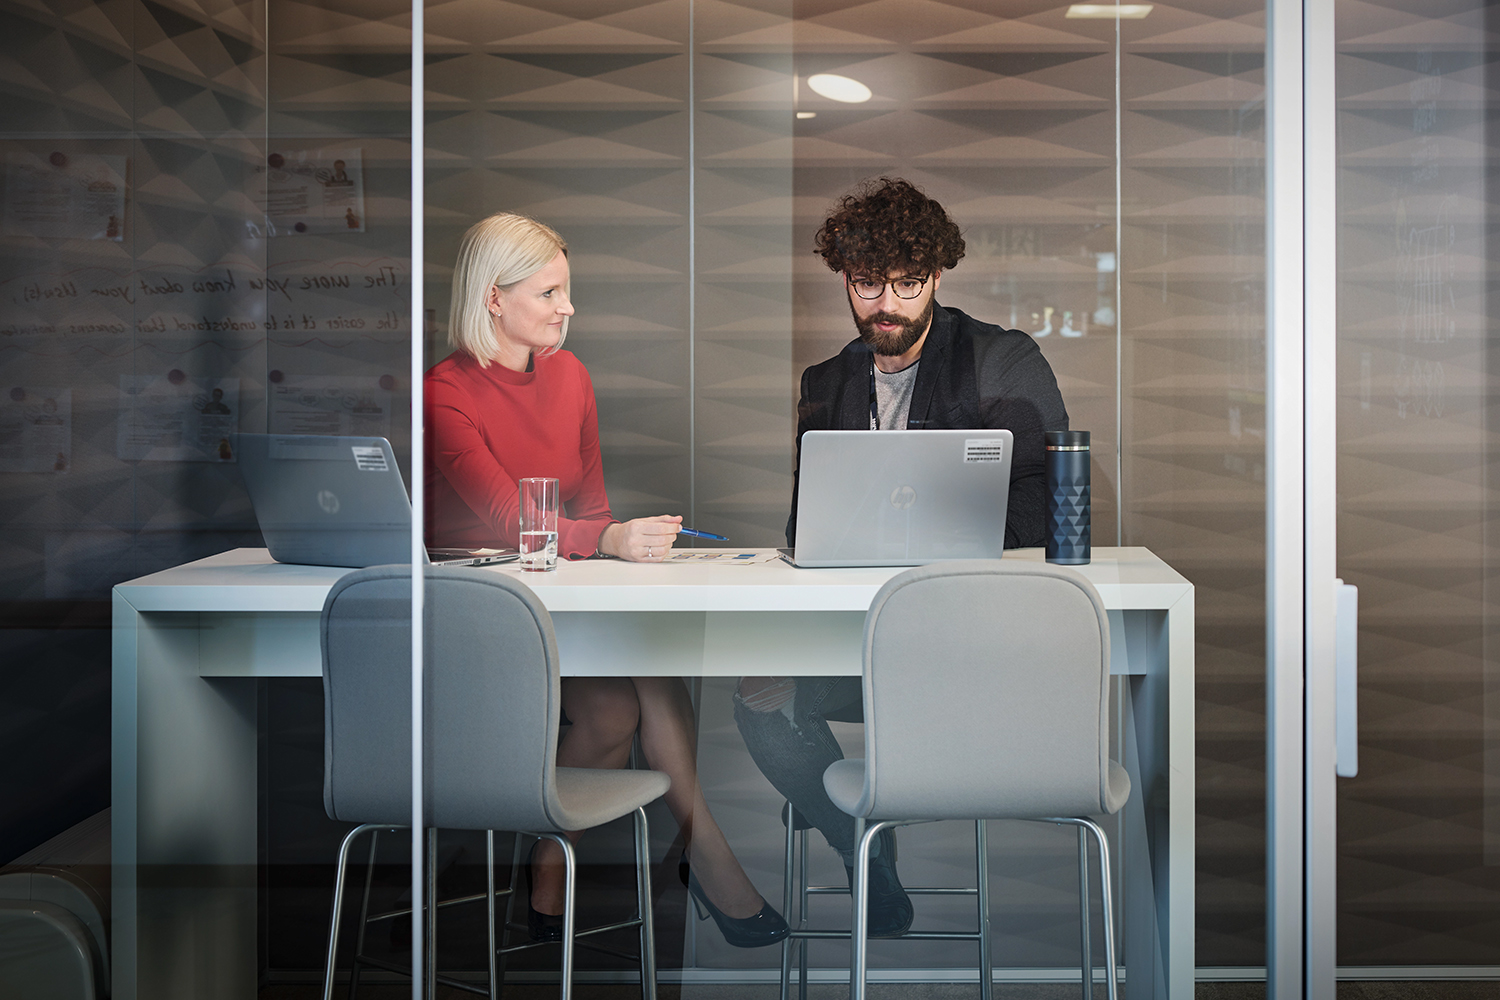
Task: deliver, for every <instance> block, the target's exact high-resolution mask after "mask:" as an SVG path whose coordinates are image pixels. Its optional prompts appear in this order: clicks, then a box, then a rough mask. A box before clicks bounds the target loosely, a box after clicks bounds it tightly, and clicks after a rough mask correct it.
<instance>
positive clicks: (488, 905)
mask: <svg viewBox="0 0 1500 1000" xmlns="http://www.w3.org/2000/svg"><path fill="white" fill-rule="evenodd" d="M484 871H485V879H484V888H485V907H484V909H485V916H486V917H487V918H488V923H489V935H488V940H489V942H490V961H489V968H490V1000H500V970H499V968H498V967H497V965H498V962H497V959H498V957H499V956H498V955H496V953H495V948H496V945H498V944H499V942H497V941H496V940H495V831H494V830H486V831H484Z"/></svg>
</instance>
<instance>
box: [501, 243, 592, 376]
mask: <svg viewBox="0 0 1500 1000" xmlns="http://www.w3.org/2000/svg"><path fill="white" fill-rule="evenodd" d="M567 286H568V258H567V257H565V256H563V253H562V251H560V250H559V251H558V253H557V256H556V257H553V258H552V259H551V260H550V261H548V262H547V264H546V265H545V266H543V267H542V269H541V270H540V271H537V272H536V273H535V274H533V275H532V276H531V277H529V278H525V279H522V280H521V281H519V282H517V283H516V284H515V285H514V286H512V287H511V288H510V289H509V290H506V289H502V288H498V287H496V286H494V285H491V286H490V301H489V309H490V315H491V317H492V322H493V323H494V324H495V332H496V333H497V334H499V336H500V339H501V342H502V343H503V344H507V345H508V346H510V347H512V348H515V349H517V350H524V351H526V352H527V353H528V354H530V353H531V352H533V351H540V350H545V349H546V348H548V347H552V346H553V345H554V344H556V343H557V342H558V340H559V339H560V338H561V337H562V330H563V321H564V320H566V319H567V318H568V317H569V316H571V315H573V303H572V302H570V301H569V300H568V292H567Z"/></svg>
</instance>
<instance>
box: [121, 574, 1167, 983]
mask: <svg viewBox="0 0 1500 1000" xmlns="http://www.w3.org/2000/svg"><path fill="white" fill-rule="evenodd" d="M1006 558H1007V559H1012V558H1015V559H1034V560H1038V561H1039V560H1041V558H1042V553H1041V551H1040V550H1019V551H1015V552H1010V553H1007V555H1006ZM1080 570H1081V571H1082V572H1083V573H1084V575H1086V576H1087V577H1088V578H1089V579H1090V580H1091V581H1093V583H1094V585H1095V586H1096V587H1097V588H1098V589H1099V593H1100V595H1101V596H1102V597H1103V599H1104V604H1105V606H1106V607H1107V608H1108V609H1110V622H1111V632H1112V643H1113V645H1112V659H1113V664H1112V668H1111V669H1112V672H1114V673H1116V674H1121V675H1128V678H1129V683H1128V684H1126V685H1124V686H1123V687H1124V689H1125V692H1126V697H1127V700H1128V710H1127V713H1126V719H1127V725H1126V732H1125V734H1124V755H1125V758H1126V760H1125V763H1126V765H1127V767H1128V769H1129V771H1130V773H1131V778H1132V780H1133V781H1134V783H1135V784H1134V793H1133V795H1132V798H1131V802H1130V805H1129V806H1128V807H1127V812H1126V815H1125V818H1124V826H1123V830H1124V837H1123V839H1124V845H1123V861H1122V865H1123V869H1124V872H1125V884H1124V886H1123V893H1122V896H1123V900H1124V922H1125V928H1126V930H1125V941H1126V944H1125V948H1124V954H1123V960H1124V964H1125V967H1126V991H1127V995H1128V996H1129V997H1130V998H1131V1000H1140V998H1143V997H1153V998H1154V997H1162V996H1172V997H1181V998H1191V996H1192V991H1193V923H1194V891H1193V872H1194V857H1193V855H1194V825H1193V824H1194V797H1193V781H1194V746H1193V587H1192V585H1191V584H1190V583H1188V581H1187V580H1185V579H1183V578H1182V577H1181V576H1180V575H1178V574H1177V573H1176V572H1175V571H1174V570H1173V569H1172V568H1171V567H1169V566H1167V565H1166V564H1165V563H1163V562H1162V561H1161V560H1160V559H1158V558H1156V556H1154V555H1153V554H1151V553H1150V552H1149V551H1147V550H1146V549H1141V548H1123V549H1096V550H1095V552H1094V562H1093V563H1092V564H1091V565H1089V566H1084V567H1080ZM493 571H494V572H504V573H508V574H514V575H517V576H523V577H524V578H525V580H526V582H527V583H528V584H530V585H531V586H532V587H533V588H534V589H535V590H536V592H537V593H538V595H540V597H541V599H542V601H543V602H544V603H545V604H546V606H547V608H548V610H549V611H550V612H552V615H553V620H554V623H555V625H556V630H557V638H558V646H559V651H560V659H561V663H562V670H563V673H564V674H573V675H581V674H586V673H596V674H604V673H608V674H610V675H614V676H639V675H644V674H658V675H666V676H739V675H743V674H765V673H770V672H773V671H772V669H771V668H770V667H769V666H768V665H769V664H774V665H775V666H774V672H775V673H776V674H779V675H788V674H803V675H828V674H858V673H859V672H860V655H861V653H860V651H861V643H862V630H863V622H864V613H865V609H866V608H867V607H868V606H869V603H870V600H871V598H873V597H874V595H875V592H876V591H877V590H878V589H879V588H880V586H881V585H882V584H883V583H885V581H886V580H887V579H889V578H890V577H891V576H893V575H894V574H895V573H897V572H899V570H897V569H835V570H797V569H793V568H791V567H790V566H787V565H785V564H784V563H781V562H779V561H776V562H770V563H761V564H754V565H724V564H704V563H676V564H672V563H667V564H653V565H638V564H631V563H623V562H615V561H588V562H579V563H564V564H563V565H561V566H560V567H559V569H558V571H557V572H556V573H551V574H534V573H527V574H522V573H521V572H520V571H519V570H517V569H514V568H512V567H500V568H497V569H495V570H493ZM345 572H347V570H342V569H336V568H325V567H315V566H283V565H279V564H277V563H273V562H271V561H270V559H269V558H268V556H267V555H266V552H265V550H264V549H237V550H234V551H231V552H225V553H222V554H220V555H217V556H212V557H210V558H208V559H201V560H198V561H197V562H193V563H188V564H186V565H184V566H179V567H176V568H175V569H170V570H166V571H164V572H161V573H154V574H152V575H150V576H145V577H141V578H140V579H137V580H131V581H129V582H127V583H122V584H120V585H119V586H117V587H115V588H114V650H113V656H114V679H113V689H112V698H113V732H112V740H113V764H112V767H113V785H112V796H113V813H112V815H113V862H114V876H113V878H114V886H113V900H112V910H113V948H114V983H113V986H114V998H115V1000H136V998H137V997H140V998H148V997H149V998H153V1000H155V998H168V997H184V998H186V997H208V996H212V997H216V998H230V997H244V998H249V997H252V996H253V995H254V992H255V984H256V974H257V970H256V864H257V844H256V840H257V827H258V818H257V792H256V789H257V750H256V741H257V718H256V701H255V690H254V685H252V684H246V683H243V680H242V679H244V678H257V677H299V676H301V677H316V676H319V675H320V673H321V660H320V653H319V642H318V616H319V613H320V612H321V610H322V607H323V600H324V597H325V596H326V595H327V593H328V590H329V588H330V587H331V586H332V585H333V583H334V581H335V580H337V579H338V578H339V577H340V576H342V575H343V574H344V573H345Z"/></svg>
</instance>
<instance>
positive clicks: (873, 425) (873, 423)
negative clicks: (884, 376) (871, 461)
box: [870, 352, 880, 431]
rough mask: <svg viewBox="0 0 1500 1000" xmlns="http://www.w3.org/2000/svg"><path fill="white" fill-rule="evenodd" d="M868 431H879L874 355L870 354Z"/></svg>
mask: <svg viewBox="0 0 1500 1000" xmlns="http://www.w3.org/2000/svg"><path fill="white" fill-rule="evenodd" d="M870 430H872V431H878V430H880V407H879V406H877V405H876V402H875V355H874V353H873V352H872V353H871V354H870Z"/></svg>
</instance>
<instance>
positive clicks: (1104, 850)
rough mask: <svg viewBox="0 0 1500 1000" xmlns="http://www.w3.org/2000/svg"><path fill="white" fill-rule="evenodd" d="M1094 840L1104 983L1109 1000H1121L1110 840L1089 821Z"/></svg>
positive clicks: (1098, 827) (1097, 826)
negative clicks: (1102, 922)
mask: <svg viewBox="0 0 1500 1000" xmlns="http://www.w3.org/2000/svg"><path fill="white" fill-rule="evenodd" d="M1088 824H1089V829H1090V830H1091V831H1092V832H1093V834H1094V839H1095V840H1097V841H1098V842H1099V899H1100V902H1101V903H1102V904H1103V905H1102V907H1101V909H1102V910H1103V911H1104V981H1105V983H1106V984H1107V985H1108V990H1109V1000H1120V983H1119V970H1118V968H1117V966H1116V964H1115V899H1114V891H1113V888H1112V886H1111V884H1110V882H1111V876H1110V870H1109V838H1108V837H1106V836H1105V835H1104V829H1103V828H1102V827H1101V826H1099V824H1097V823H1095V822H1093V821H1092V820H1090V821H1088Z"/></svg>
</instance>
